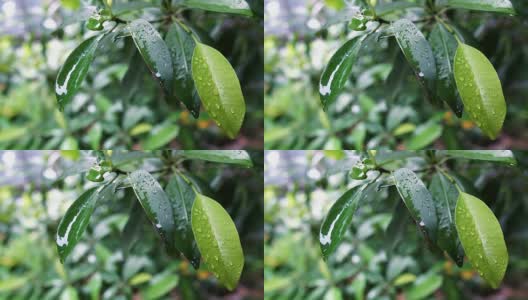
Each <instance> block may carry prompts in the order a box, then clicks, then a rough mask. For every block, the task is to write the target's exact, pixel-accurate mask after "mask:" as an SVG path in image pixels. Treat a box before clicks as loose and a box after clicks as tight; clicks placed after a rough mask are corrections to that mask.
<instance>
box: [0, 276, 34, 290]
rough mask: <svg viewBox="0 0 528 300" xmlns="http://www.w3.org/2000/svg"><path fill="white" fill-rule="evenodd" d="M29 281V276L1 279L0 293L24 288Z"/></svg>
mask: <svg viewBox="0 0 528 300" xmlns="http://www.w3.org/2000/svg"><path fill="white" fill-rule="evenodd" d="M29 280H31V276H29V275H24V276H9V277H7V278H2V281H0V293H7V292H11V291H14V290H18V289H20V288H22V287H24V286H25V285H26V284H27V283H28V281H29Z"/></svg>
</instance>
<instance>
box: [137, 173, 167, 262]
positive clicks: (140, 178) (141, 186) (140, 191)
mask: <svg viewBox="0 0 528 300" xmlns="http://www.w3.org/2000/svg"><path fill="white" fill-rule="evenodd" d="M128 178H129V179H130V183H131V184H132V188H133V189H134V193H135V194H136V197H137V198H138V200H139V202H140V203H141V206H143V210H144V211H145V213H146V215H147V218H148V219H149V220H150V222H152V224H153V225H154V227H156V230H157V231H158V233H159V235H160V236H161V238H162V239H163V241H164V242H165V244H166V246H167V249H168V250H169V251H172V250H173V249H174V230H175V224H174V215H173V213H172V205H171V202H170V200H169V197H168V196H167V194H165V192H164V191H163V189H162V188H161V185H160V184H159V183H158V181H157V180H156V179H155V178H154V177H152V175H150V173H148V172H147V171H144V170H137V171H134V172H132V173H130V174H129V175H128Z"/></svg>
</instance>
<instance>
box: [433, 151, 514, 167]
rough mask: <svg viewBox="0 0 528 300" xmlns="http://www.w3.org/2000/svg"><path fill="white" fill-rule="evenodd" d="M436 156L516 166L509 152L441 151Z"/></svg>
mask: <svg viewBox="0 0 528 300" xmlns="http://www.w3.org/2000/svg"><path fill="white" fill-rule="evenodd" d="M438 154H441V155H446V156H449V157H455V158H466V159H472V160H484V161H491V162H497V163H504V164H508V165H510V166H515V165H517V160H515V156H514V155H513V152H512V151H511V150H441V151H438Z"/></svg>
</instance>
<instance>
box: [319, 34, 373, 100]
mask: <svg viewBox="0 0 528 300" xmlns="http://www.w3.org/2000/svg"><path fill="white" fill-rule="evenodd" d="M365 37H366V35H363V36H361V37H356V38H353V39H351V40H349V41H348V42H346V43H345V44H344V45H343V46H341V48H339V49H338V50H337V51H336V53H334V55H333V56H332V58H330V61H329V62H328V64H327V65H326V67H325V69H324V70H323V73H322V74H321V79H320V80H319V97H320V99H321V103H322V104H323V109H324V110H326V109H327V108H328V105H330V104H331V103H332V102H334V101H335V99H336V98H337V96H338V95H339V93H341V91H342V90H343V88H344V87H345V84H346V82H347V80H348V77H349V76H350V72H352V66H353V65H354V63H355V62H356V59H357V56H358V53H359V50H360V49H361V45H362V44H363V41H364V40H365Z"/></svg>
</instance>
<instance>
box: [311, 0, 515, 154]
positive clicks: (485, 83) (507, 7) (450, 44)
mask: <svg viewBox="0 0 528 300" xmlns="http://www.w3.org/2000/svg"><path fill="white" fill-rule="evenodd" d="M364 2H366V4H368V7H369V8H368V9H366V10H365V11H362V12H360V13H359V15H355V16H351V18H352V21H351V22H350V24H351V29H353V30H361V31H363V30H365V28H364V26H362V27H361V28H357V26H356V25H357V23H358V22H357V21H358V20H361V23H362V24H365V23H368V22H376V23H377V24H378V26H376V27H375V28H373V30H371V31H369V32H367V33H366V34H363V35H360V36H359V37H356V38H353V39H351V40H350V41H348V42H347V43H345V44H344V45H343V46H342V47H341V48H340V49H339V50H338V51H337V52H336V53H335V54H334V55H333V56H332V58H331V59H330V62H329V63H328V65H327V66H326V68H325V69H324V71H323V73H322V75H321V78H320V81H319V95H320V98H321V102H322V104H323V108H324V109H325V110H326V109H327V107H328V105H330V104H331V103H333V102H334V101H335V99H336V98H337V96H338V95H339V94H340V93H341V91H342V90H343V88H344V85H345V83H346V82H347V79H348V77H349V76H350V74H351V71H352V65H353V64H354V63H355V61H356V59H357V56H358V53H359V51H360V49H361V48H362V47H363V43H364V42H365V40H366V39H367V38H368V37H370V38H371V39H373V40H375V41H376V40H378V39H379V37H380V35H385V36H394V37H395V39H396V41H397V43H398V45H399V47H400V49H401V51H402V54H403V56H404V57H405V59H406V60H407V62H408V63H409V66H410V68H411V70H412V72H413V73H414V75H415V76H416V79H417V80H418V82H419V83H420V84H421V86H422V87H423V89H424V92H425V95H426V98H428V99H429V101H430V102H431V103H433V104H439V105H441V104H442V103H446V104H447V105H448V106H449V107H450V108H451V109H452V110H453V112H454V113H455V114H456V115H457V116H458V117H462V113H463V111H466V112H467V115H468V116H469V118H470V119H471V120H473V121H474V122H475V123H476V124H477V126H478V127H480V128H481V130H482V131H483V132H484V133H485V134H486V135H487V136H488V137H489V138H491V139H495V138H496V137H497V135H498V134H499V132H500V130H501V128H502V125H503V122H504V119H505V116H506V103H505V101H504V95H503V92H502V86H501V83H500V80H499V77H498V75H497V72H496V71H495V69H494V67H493V65H492V64H491V63H490V62H489V60H488V59H487V58H486V56H484V55H483V54H482V53H481V52H480V51H479V50H477V49H475V48H473V47H471V46H469V45H467V43H469V42H470V41H467V40H466V39H465V37H464V36H463V35H462V34H461V33H460V32H458V31H457V30H456V27H455V26H454V25H453V24H452V23H450V19H449V17H448V15H447V14H446V11H447V10H449V9H456V8H462V9H470V10H477V11H488V12H496V13H505V14H509V15H514V14H515V10H514V8H513V5H512V3H511V2H510V1H508V0H507V1H496V0H485V1H472V0H454V1H451V0H445V1H434V0H428V1H423V3H421V4H420V3H410V2H395V3H389V4H386V5H384V6H380V7H376V4H375V2H374V3H372V2H370V1H364ZM398 4H401V5H398ZM420 5H422V7H423V10H424V11H425V15H424V16H423V18H422V19H420V20H414V21H411V20H409V19H405V18H403V19H398V20H390V21H389V20H387V19H385V15H388V14H391V13H392V12H394V11H395V10H400V9H407V8H411V7H416V6H420ZM355 21H356V22H355ZM393 21H394V22H393ZM415 23H423V24H424V25H423V30H426V31H427V32H429V34H428V38H426V36H425V35H424V34H423V33H422V31H421V30H420V29H419V28H418V27H417V25H415ZM380 32H381V33H380ZM392 72H393V74H394V75H392V76H393V77H394V76H401V75H402V74H401V72H402V69H399V68H394V69H393V71H392ZM389 78H391V75H389ZM412 148H414V147H412Z"/></svg>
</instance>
